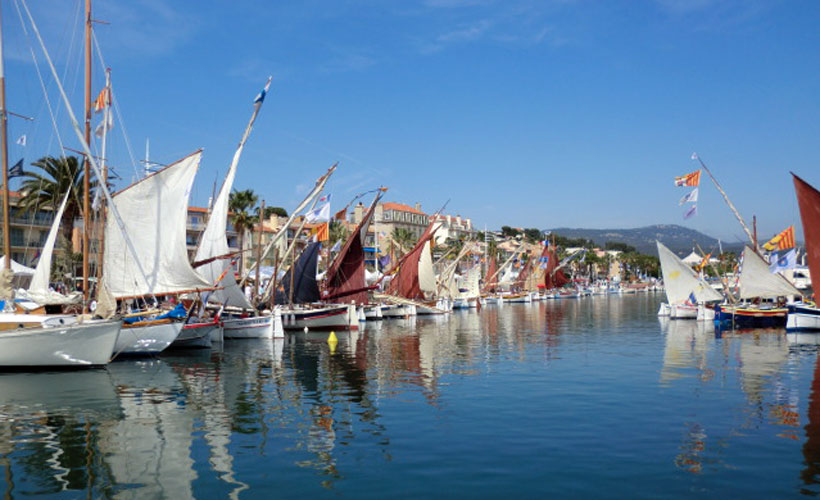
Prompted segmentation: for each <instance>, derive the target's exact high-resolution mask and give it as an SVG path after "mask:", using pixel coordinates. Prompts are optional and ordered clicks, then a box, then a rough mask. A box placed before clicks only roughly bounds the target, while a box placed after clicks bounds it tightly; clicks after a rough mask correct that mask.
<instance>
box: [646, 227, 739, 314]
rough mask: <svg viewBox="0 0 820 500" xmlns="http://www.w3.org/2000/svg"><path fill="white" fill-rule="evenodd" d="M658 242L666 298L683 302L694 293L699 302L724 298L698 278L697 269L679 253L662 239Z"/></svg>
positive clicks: (671, 301) (674, 302)
mask: <svg viewBox="0 0 820 500" xmlns="http://www.w3.org/2000/svg"><path fill="white" fill-rule="evenodd" d="M656 243H657V244H658V257H660V261H661V272H662V273H663V285H664V288H665V289H666V299H667V301H668V302H669V303H670V304H683V303H684V302H686V301H687V300H688V299H689V296H690V295H691V294H693V293H694V294H695V299H697V301H698V302H708V301H713V300H723V296H722V295H721V294H720V293H719V292H718V291H717V290H715V289H714V288H712V287H711V286H709V284H708V283H706V282H705V281H703V280H702V279H700V278H698V275H697V274H695V271H693V270H692V268H691V267H689V266H688V265H686V264H685V263H684V262H683V261H682V260H681V259H680V258H679V257H678V256H677V255H675V254H674V253H672V251H671V250H669V249H668V248H666V247H665V246H664V245H663V244H662V243H661V242H660V241H658V242H656Z"/></svg>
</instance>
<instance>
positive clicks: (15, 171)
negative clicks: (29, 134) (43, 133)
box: [9, 158, 25, 179]
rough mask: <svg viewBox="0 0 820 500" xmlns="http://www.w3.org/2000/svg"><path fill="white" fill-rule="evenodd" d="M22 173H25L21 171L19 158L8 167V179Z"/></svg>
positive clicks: (21, 166) (21, 160) (20, 175)
mask: <svg viewBox="0 0 820 500" xmlns="http://www.w3.org/2000/svg"><path fill="white" fill-rule="evenodd" d="M23 174H25V172H23V159H22V158H20V161H18V162H17V163H15V164H14V166H13V167H11V168H10V169H9V179H11V178H12V177H22V176H23Z"/></svg>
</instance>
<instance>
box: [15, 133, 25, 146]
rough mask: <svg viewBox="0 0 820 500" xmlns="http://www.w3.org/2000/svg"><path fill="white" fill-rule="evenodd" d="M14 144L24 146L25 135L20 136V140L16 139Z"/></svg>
mask: <svg viewBox="0 0 820 500" xmlns="http://www.w3.org/2000/svg"><path fill="white" fill-rule="evenodd" d="M16 142H17V144H18V145H20V146H25V145H26V134H23V135H21V136H20V138H19V139H17V141H16Z"/></svg>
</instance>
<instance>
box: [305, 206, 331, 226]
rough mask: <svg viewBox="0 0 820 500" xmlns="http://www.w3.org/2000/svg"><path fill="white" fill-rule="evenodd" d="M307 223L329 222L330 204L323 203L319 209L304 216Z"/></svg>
mask: <svg viewBox="0 0 820 500" xmlns="http://www.w3.org/2000/svg"><path fill="white" fill-rule="evenodd" d="M305 219H307V221H308V222H311V223H313V222H327V221H329V220H330V203H325V204H324V205H322V206H321V207H319V208H316V209H313V210H311V211H310V212H308V213H306V214H305Z"/></svg>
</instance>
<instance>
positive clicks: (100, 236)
mask: <svg viewBox="0 0 820 500" xmlns="http://www.w3.org/2000/svg"><path fill="white" fill-rule="evenodd" d="M103 92H104V94H103V136H102V149H101V151H100V155H101V156H102V159H101V160H100V161H102V174H103V175H102V179H100V183H101V184H105V183H107V182H108V160H107V159H106V145H107V144H108V119H109V118H108V117H109V113H111V68H106V69H105V89H104V90H103ZM98 194H99V192H98ZM97 199H99V198H97ZM97 227H98V228H99V230H98V231H97V297H99V296H100V286H101V284H102V271H103V269H102V268H103V265H102V262H103V258H104V256H105V204H104V203H101V204H100V206H99V212H98V215H97Z"/></svg>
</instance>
